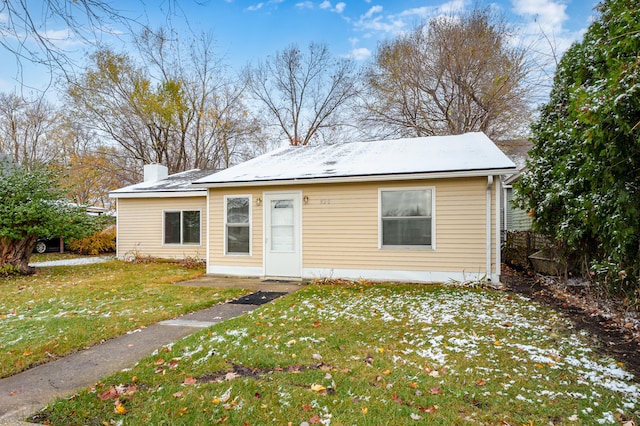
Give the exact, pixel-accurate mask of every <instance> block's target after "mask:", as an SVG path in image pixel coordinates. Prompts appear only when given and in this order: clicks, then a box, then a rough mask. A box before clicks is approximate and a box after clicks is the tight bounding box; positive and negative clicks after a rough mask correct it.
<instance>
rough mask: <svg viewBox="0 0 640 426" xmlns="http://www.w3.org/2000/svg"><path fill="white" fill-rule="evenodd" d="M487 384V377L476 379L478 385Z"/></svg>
mask: <svg viewBox="0 0 640 426" xmlns="http://www.w3.org/2000/svg"><path fill="white" fill-rule="evenodd" d="M486 384H487V381H486V380H485V379H478V380H476V385H477V386H485V385H486Z"/></svg>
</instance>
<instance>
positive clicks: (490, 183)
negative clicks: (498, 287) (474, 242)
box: [485, 176, 493, 279]
mask: <svg viewBox="0 0 640 426" xmlns="http://www.w3.org/2000/svg"><path fill="white" fill-rule="evenodd" d="M492 190H493V176H487V190H486V193H487V200H486V212H487V215H486V218H485V221H486V223H485V226H486V230H487V234H486V237H485V238H486V246H485V254H486V258H487V264H486V276H487V279H491V276H492V275H491V255H492V253H491V252H492V248H491V245H492V244H491V243H492V241H491V240H492V238H491V219H492V216H491V207H492V206H491V191H492Z"/></svg>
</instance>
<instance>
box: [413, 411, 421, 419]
mask: <svg viewBox="0 0 640 426" xmlns="http://www.w3.org/2000/svg"><path fill="white" fill-rule="evenodd" d="M421 418H422V416H419V415H417V414H416V413H411V419H412V420H420V419H421Z"/></svg>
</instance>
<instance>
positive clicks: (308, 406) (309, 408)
mask: <svg viewBox="0 0 640 426" xmlns="http://www.w3.org/2000/svg"><path fill="white" fill-rule="evenodd" d="M302 409H303V410H304V411H311V406H310V405H309V404H302Z"/></svg>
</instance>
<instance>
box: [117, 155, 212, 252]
mask: <svg viewBox="0 0 640 426" xmlns="http://www.w3.org/2000/svg"><path fill="white" fill-rule="evenodd" d="M212 172H213V171H211V170H199V169H194V170H189V171H186V172H182V173H176V174H173V175H170V176H169V175H168V174H167V168H166V167H165V166H162V165H158V164H150V165H146V166H144V182H142V183H138V184H135V185H131V186H127V187H124V188H120V189H117V190H115V191H111V192H110V193H109V197H111V198H114V199H116V209H117V249H116V255H117V256H118V257H119V258H127V257H133V256H138V255H142V256H152V257H162V258H176V259H181V258H186V257H196V258H200V259H204V257H205V254H206V242H205V240H206V238H205V229H206V221H207V216H206V212H207V207H206V198H207V191H206V189H204V188H193V187H191V186H190V183H191V182H192V181H194V180H196V179H199V178H201V177H203V176H207V175H209V174H211V173H212Z"/></svg>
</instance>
